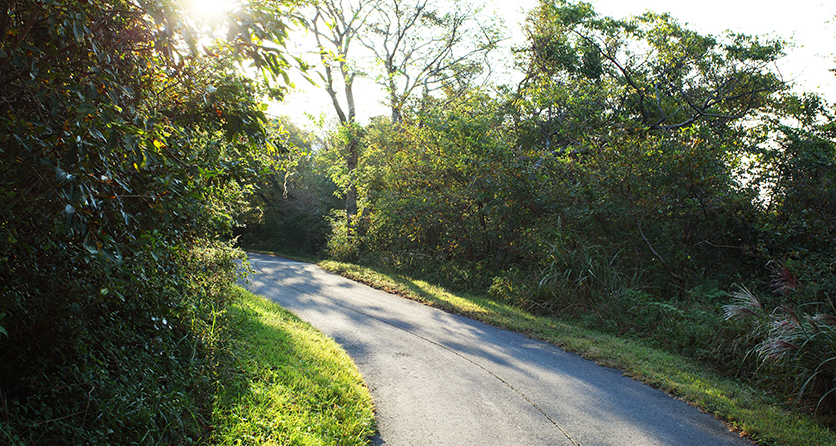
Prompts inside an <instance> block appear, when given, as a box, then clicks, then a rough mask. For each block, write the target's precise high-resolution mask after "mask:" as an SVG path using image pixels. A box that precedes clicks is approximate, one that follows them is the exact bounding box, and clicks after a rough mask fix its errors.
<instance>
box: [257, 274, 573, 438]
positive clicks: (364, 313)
mask: <svg viewBox="0 0 836 446" xmlns="http://www.w3.org/2000/svg"><path fill="white" fill-rule="evenodd" d="M260 263H261V262H259V261H255V262H253V261H252V260H251V261H250V264H255V266H256V268H257V269H258V270H259V271H260V272H261V273H262V274H264V275H265V276H267V277H270V278H271V279H273V281H275V282H276V283H278V284H279V285H281V286H283V287H287V288H290V289H292V290H295V291H298V292H299V293H302V294H303V295H306V296H310V297H312V298H315V299H318V300H325V298H324V297H321V296H318V295H316V294H311V293H309V292H307V291H304V290H301V289H299V288H296V287H294V286H293V285H288V284H286V283H283V282H282V281H281V280H280V279H279V278H277V277H275V276H273V275H271V274H270V273H269V272H267V271H265V270H263V269H262V268H261V266H260V265H259V264H260ZM329 303H331V304H333V305H336V306H338V307H341V308H345V309H346V310H349V311H353V312H355V313H358V314H362V315H363V316H366V317H368V318H371V319H374V320H376V321H379V322H382V323H384V324H386V325H389V326H391V327H394V328H397V329H398V330H401V331H404V332H406V333H409V334H411V335H412V336H415V337H416V338H418V339H422V340H424V341H426V342H429V343H430V344H433V345H435V346H438V347H440V348H442V349H444V350H447V351H448V352H450V353H452V354H454V355H456V356H458V357H460V358H462V359H464V360H465V361H467V362H469V363H471V364H473V365H475V366H476V367H478V368H480V369H482V370H483V371H485V372H486V373H488V374H489V375H491V376H493V377H494V378H496V379H497V380H499V381H500V382H501V383H503V384H505V385H506V386H508V388H510V389H511V390H513V391H514V392H515V393H516V394H517V395H519V396H521V397H522V398H523V399H524V400H525V401H526V402H528V403H529V404H531V406H532V407H534V408H535V409H537V411H538V412H540V413H541V414H542V415H543V416H544V417H546V419H547V420H549V421H550V422H551V423H552V424H553V425H554V426H555V427H556V428H557V429H558V430H560V432H562V433H563V435H565V436H566V438H567V439H568V440H569V441H571V442H572V444H573V445H575V446H581V445H580V443H578V442H577V441H575V439H574V438H572V436H571V435H569V433H568V432H566V430H565V429H563V427H561V426H560V424H558V422H557V421H556V420H555V419H554V418H552V417H551V416H550V415H549V414H547V413H546V411H544V410H543V409H542V408H541V407H540V406H538V405H537V403H535V402H534V401H532V400H531V399H530V398H529V397H528V396H526V395H525V394H524V393H523V392H521V391H520V390H519V389H517V388H516V387H514V386H513V385H512V384H511V383H509V382H508V381H506V380H504V379H502V377H500V376H499V375H497V374H496V373H494V372H492V371H490V370H489V369H488V368H486V367H485V366H483V365H482V364H479V363H478V362H476V361H474V360H472V359H470V358H468V357H467V356H464V355H463V354H461V353H459V352H458V351H456V350H454V349H452V348H450V347H447V346H446V345H444V344H441V343H439V342H436V341H433V340H432V339H429V338H427V337H424V336H422V335H420V334H418V333H415V332H414V331H411V330H408V329H406V328H403V327H399V326H398V325H396V324H394V323H392V322H389V321H387V320H385V319H382V318H379V317H377V316H374V315H371V314H368V313H366V312H363V311H361V310H359V309H357V308H355V307H351V306H348V305H343V304H341V303H339V302H336V301H329Z"/></svg>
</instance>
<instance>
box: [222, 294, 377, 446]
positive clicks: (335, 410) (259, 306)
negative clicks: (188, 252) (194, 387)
mask: <svg viewBox="0 0 836 446" xmlns="http://www.w3.org/2000/svg"><path fill="white" fill-rule="evenodd" d="M232 292H233V293H235V294H236V296H235V297H236V299H235V304H233V305H232V307H231V308H230V310H229V314H228V315H227V318H228V320H229V321H230V323H231V327H230V330H231V335H232V339H233V341H231V344H230V346H229V350H228V359H229V363H228V365H227V366H226V367H225V368H224V370H223V374H224V376H223V377H222V378H223V379H222V382H223V385H221V386H219V389H218V392H217V395H216V404H215V410H214V413H213V417H212V418H213V426H214V431H213V435H212V440H211V444H218V445H242V444H259V445H270V444H277V445H290V444H292V445H341V446H350V445H367V444H368V443H369V438H370V437H371V435H373V434H374V414H373V411H372V401H371V395H370V394H369V391H368V389H367V388H366V387H365V385H364V384H363V380H362V377H361V376H360V373H359V371H357V368H356V366H355V365H354V363H353V362H352V360H351V358H349V356H348V354H346V352H345V351H344V350H343V349H342V348H341V347H340V346H339V345H338V344H337V343H336V342H335V341H334V340H332V339H330V338H327V337H326V336H324V335H323V334H322V333H320V332H319V331H317V330H315V329H314V328H313V327H311V326H310V325H309V324H307V323H306V322H303V321H301V320H300V319H298V318H297V317H296V316H294V315H293V314H292V313H290V312H288V311H286V310H284V309H282V308H281V307H279V306H278V305H277V304H275V303H273V302H270V301H268V300H266V299H265V298H263V297H261V296H256V295H254V294H252V293H250V292H249V291H246V290H244V289H243V288H241V287H237V286H236V287H234V288H233V289H232Z"/></svg>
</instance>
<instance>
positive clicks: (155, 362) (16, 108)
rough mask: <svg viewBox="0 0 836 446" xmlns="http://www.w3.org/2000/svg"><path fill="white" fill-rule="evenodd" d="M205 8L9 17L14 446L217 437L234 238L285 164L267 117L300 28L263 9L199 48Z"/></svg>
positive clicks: (57, 3) (8, 249) (0, 271)
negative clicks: (278, 161) (211, 426)
mask: <svg viewBox="0 0 836 446" xmlns="http://www.w3.org/2000/svg"><path fill="white" fill-rule="evenodd" d="M185 5H186V2H181V1H176V0H163V1H155V2H135V1H131V0H112V1H107V2H98V1H97V2H94V1H74V0H17V1H11V2H4V3H3V6H2V9H0V33H2V35H3V36H4V37H3V39H2V40H0V115H1V116H0V147H2V148H0V152H2V161H0V174H2V178H0V196H2V197H3V205H2V207H0V265H2V268H0V327H2V328H1V329H0V338H1V339H2V343H0V356H2V357H3V360H2V361H0V381H2V382H3V387H2V389H0V392H2V393H0V400H1V401H0V402H2V404H0V405H1V406H2V407H3V409H2V410H3V417H4V421H5V422H6V423H4V424H2V425H0V443H4V444H6V443H9V444H12V443H19V442H35V441H36V439H40V441H43V442H46V443H65V442H77V443H90V444H95V443H135V442H141V441H143V440H142V438H143V437H142V436H141V435H142V434H143V433H144V432H143V433H138V432H135V431H131V426H136V425H144V426H145V430H146V431H147V430H150V431H153V432H154V434H153V436H154V438H155V439H156V441H158V442H160V443H164V442H166V443H183V442H185V439H186V438H187V437H191V438H194V439H196V438H199V437H200V436H201V435H205V434H206V432H205V431H203V430H202V428H201V427H200V423H201V422H205V421H202V419H205V417H206V416H208V415H207V414H208V413H211V411H209V412H207V409H210V408H207V406H206V403H207V400H206V399H205V398H204V395H200V394H198V393H199V389H202V390H200V391H206V390H207V389H206V385H207V381H206V380H205V379H203V378H202V377H207V376H210V375H211V365H210V364H209V362H210V361H208V360H206V358H207V356H206V355H208V354H209V353H208V346H209V345H210V344H211V342H212V336H214V335H213V334H212V329H211V319H212V317H214V316H216V315H213V314H212V313H213V311H217V309H220V308H222V307H223V305H224V304H225V302H224V297H223V293H222V292H221V291H222V289H223V287H225V286H226V285H228V284H229V283H230V282H231V281H233V280H234V277H235V267H234V264H233V263H232V257H234V256H235V255H236V254H235V252H234V251H233V250H231V249H230V248H229V247H228V246H227V245H226V244H225V243H223V241H222V238H223V237H225V236H226V234H228V233H229V230H230V228H231V222H232V213H233V212H234V211H235V209H234V208H235V207H236V205H237V203H239V202H240V201H241V192H240V188H239V187H238V181H239V180H242V179H243V178H245V177H246V176H247V175H249V174H251V173H252V172H254V171H255V170H258V169H259V168H260V166H259V163H258V158H259V153H260V152H261V151H262V150H271V148H272V150H275V148H274V147H273V145H272V144H271V142H270V141H269V138H268V135H267V133H266V131H265V129H264V124H265V119H264V114H263V107H262V105H261V98H262V97H263V94H264V93H266V89H267V88H270V89H272V90H273V93H275V94H279V93H280V91H279V90H278V88H279V87H280V84H279V83H277V82H274V81H273V80H274V79H278V80H279V82H281V79H282V78H283V76H282V74H284V73H285V71H286V70H287V69H289V66H290V65H291V63H290V62H289V61H288V59H287V57H286V56H285V55H284V53H283V50H281V44H282V42H283V39H284V38H285V37H286V30H287V26H288V25H289V23H290V22H292V21H293V20H294V18H293V17H292V15H290V14H289V13H288V14H285V13H284V12H283V11H287V8H286V7H285V6H286V5H285V4H284V3H283V2H278V1H268V0H264V1H258V2H250V3H248V5H247V7H246V8H237V9H235V10H233V11H232V14H231V15H230V17H229V19H228V20H227V21H226V22H225V25H223V27H222V28H220V29H216V31H219V30H222V31H223V32H224V33H225V34H226V38H225V39H219V40H216V41H215V43H214V44H208V43H207V44H206V46H204V47H202V48H198V46H199V45H200V42H201V41H202V39H201V38H202V37H203V36H204V34H203V33H202V31H201V28H200V26H201V24H200V23H198V22H196V21H195V19H193V18H191V17H189V16H188V14H187V9H186V7H185ZM249 62H252V63H254V65H255V66H256V67H259V68H261V69H262V71H261V72H262V73H263V74H264V77H265V78H266V79H267V80H269V82H270V83H269V85H264V84H262V83H259V82H256V81H254V80H252V79H250V78H248V77H247V76H244V75H243V74H242V72H241V70H240V68H239V65H240V64H247V63H249ZM207 320H208V325H207ZM163 321H165V322H163ZM149 333H155V334H154V336H157V338H155V339H156V340H157V342H150V340H149V339H148V336H149ZM184 341H185V342H184ZM152 345H153V348H152ZM185 345H190V346H191V347H188V348H187V347H185ZM143 346H145V347H144V348H143ZM163 352H164V354H163ZM204 361H205V362H204ZM145 367H148V368H150V369H155V368H160V369H164V370H166V373H160V374H157V373H145V370H146V368H145ZM114 377H118V378H114ZM168 379H171V380H172V381H171V382H167V381H166V380H168ZM123 380H124V381H123ZM125 382H130V383H131V385H125ZM174 382H176V384H173V383H174ZM191 384H194V387H190V385H191ZM120 385H121V386H120ZM45 389H49V390H45ZM184 389H190V390H184ZM150 400H156V401H157V402H159V401H168V402H170V403H171V404H169V403H165V404H156V403H149V402H148V401H150ZM128 401H129V403H126V402H128ZM177 401H180V402H181V403H180V404H175V403H176V402H177ZM126 404H127V406H126ZM189 405H191V406H192V407H189ZM40 407H49V408H50V410H49V411H41V410H40V409H38V408H40ZM127 407H130V410H128V409H127ZM187 411H188V413H189V414H191V415H194V417H192V416H186V415H185V413H186V412H187ZM119 417H121V418H119ZM171 419H180V420H190V421H189V422H186V423H183V424H179V425H178V426H174V425H172V424H170V423H168V422H167V421H166V420H171ZM132 435H136V436H135V437H134V436H132Z"/></svg>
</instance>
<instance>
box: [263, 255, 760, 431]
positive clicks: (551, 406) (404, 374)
mask: <svg viewBox="0 0 836 446" xmlns="http://www.w3.org/2000/svg"><path fill="white" fill-rule="evenodd" d="M249 258H250V262H251V264H252V266H253V269H254V270H255V271H256V272H257V274H256V275H254V276H251V277H250V278H249V288H250V289H251V290H253V291H254V292H256V293H257V294H261V295H264V296H267V297H268V298H270V299H272V300H274V301H276V302H278V303H279V304H281V305H282V306H283V307H284V308H287V309H289V310H291V311H293V312H294V313H296V314H297V315H298V316H299V317H300V318H302V319H304V320H306V321H308V322H309V323H311V324H312V325H313V326H315V327H316V328H318V329H319V330H321V331H322V332H323V333H325V334H327V335H329V336H331V337H333V338H334V339H336V341H337V342H339V343H340V344H341V345H342V346H343V348H345V349H346V351H348V353H349V355H351V357H352V358H353V359H354V362H355V363H356V364H357V366H358V368H359V369H360V372H361V373H362V374H363V377H364V378H365V380H366V384H367V385H368V387H369V389H370V390H371V394H372V397H373V399H374V401H375V407H376V414H377V416H376V419H377V426H378V429H379V434H378V436H377V437H376V438H375V442H374V444H375V445H390V446H409V445H415V446H429V445H457V446H459V445H480V446H483V445H502V446H510V445H525V446H533V445H561V446H562V445H567V446H573V445H583V446H592V445H617V446H629V445H635V446H650V445H676V446H685V445H706V446H709V445H710V446H716V445H751V444H752V443H750V442H749V441H747V440H745V439H742V438H740V437H738V436H737V435H736V434H734V433H733V432H729V430H728V429H727V428H726V426H725V425H723V424H722V423H721V422H719V421H717V420H716V419H714V418H713V417H712V416H710V415H706V414H704V413H702V412H700V411H698V410H697V409H694V408H692V407H690V406H688V405H686V404H685V403H683V402H681V401H678V400H675V399H673V398H671V397H669V396H668V395H666V394H664V393H663V392H660V391H658V390H656V389H653V388H651V387H648V386H645V385H643V384H641V383H639V382H636V381H633V380H631V379H629V378H626V377H624V376H622V375H621V373H620V372H618V371H617V370H613V369H608V368H604V367H599V366H597V365H596V364H595V363H593V362H591V361H587V360H585V359H582V358H581V357H579V356H577V355H573V354H569V353H566V352H564V351H563V350H561V349H559V348H557V347H555V346H552V345H550V344H547V343H544V342H540V341H535V340H532V339H529V338H527V337H525V336H523V335H521V334H518V333H513V332H509V331H505V330H501V329H498V328H495V327H492V326H489V325H486V324H483V323H480V322H476V321H473V320H471V319H468V318H464V317H460V316H456V315H453V314H449V313H446V312H444V311H440V310H438V309H435V308H431V307H428V306H424V305H421V304H419V303H416V302H413V301H410V300H407V299H403V298H400V297H398V296H394V295H391V294H388V293H385V292H383V291H379V290H375V289H372V288H370V287H367V286H365V285H362V284H358V283H355V282H352V281H350V280H347V279H345V278H342V277H340V276H338V275H335V274H331V273H327V272H325V271H323V270H322V269H320V268H319V267H317V266H316V265H311V264H306V263H299V262H294V261H290V260H285V259H281V258H277V257H272V256H267V255H261V254H252V253H250V254H249Z"/></svg>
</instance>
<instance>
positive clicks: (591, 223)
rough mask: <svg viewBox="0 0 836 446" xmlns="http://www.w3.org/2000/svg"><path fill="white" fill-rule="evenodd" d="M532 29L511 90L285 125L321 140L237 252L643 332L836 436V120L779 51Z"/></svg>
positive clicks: (646, 27)
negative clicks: (393, 278)
mask: <svg viewBox="0 0 836 446" xmlns="http://www.w3.org/2000/svg"><path fill="white" fill-rule="evenodd" d="M524 31H525V35H526V41H525V43H523V44H521V45H519V46H518V47H517V48H515V51H514V59H513V60H514V61H515V68H516V70H517V71H518V73H519V74H521V75H522V78H523V80H522V82H520V83H518V84H515V85H507V86H496V85H493V86H480V87H476V86H474V84H472V83H467V84H462V83H455V82H449V83H447V84H445V86H444V88H440V89H437V90H431V89H430V90H426V91H425V92H424V94H415V95H413V96H411V97H410V100H408V101H406V102H403V103H402V106H401V105H398V108H397V110H394V109H393V115H392V117H388V116H387V117H378V118H375V119H373V120H371V122H369V123H368V124H366V125H360V124H358V123H356V122H347V123H341V124H340V125H339V126H338V127H337V128H336V129H334V130H333V131H332V132H330V133H325V134H310V133H306V132H305V131H302V130H299V129H294V128H290V127H288V129H289V131H290V134H291V135H294V137H295V138H297V139H298V140H299V141H302V142H303V143H304V142H305V141H308V142H307V143H306V144H307V146H306V147H308V149H307V151H306V152H305V153H303V154H298V155H295V156H292V157H291V159H292V160H294V162H295V163H296V164H295V167H294V168H293V169H290V171H289V172H290V173H292V175H290V176H288V177H287V183H286V184H282V187H280V188H277V187H273V186H271V185H270V184H269V183H268V182H266V181H264V182H262V183H261V186H262V188H261V192H260V193H259V194H258V195H253V196H251V197H250V199H251V200H250V202H251V204H252V206H253V209H255V208H258V209H263V210H264V212H263V213H261V214H258V215H256V214H252V213H251V214H248V215H247V216H245V221H246V222H247V224H248V227H247V228H246V229H242V230H240V231H241V234H242V236H243V238H242V241H243V242H246V243H251V244H252V245H253V246H256V245H257V246H260V247H261V248H270V246H271V245H272V246H273V247H276V248H277V249H282V250H284V251H288V250H294V249H295V250H297V251H299V252H303V251H307V252H309V253H312V254H315V253H317V252H320V253H323V254H324V255H326V256H328V257H329V258H331V259H334V260H339V261H349V262H354V263H360V264H365V265H371V266H377V267H382V268H385V269H386V270H388V271H392V272H395V273H401V274H404V275H407V276H410V277H415V278H420V279H422V280H425V281H427V282H429V283H433V284H437V285H441V286H443V287H445V288H447V289H449V290H451V291H453V292H472V293H474V294H477V295H488V296H490V297H491V299H493V300H494V301H495V302H496V303H497V304H502V305H511V306H514V307H516V308H519V309H522V310H525V311H528V312H531V313H532V314H534V315H537V316H554V317H559V318H560V319H561V320H570V321H573V323H579V324H581V325H582V326H587V327H594V328H596V329H599V330H603V331H604V332H606V333H611V334H613V335H616V336H620V337H624V338H630V339H641V340H643V342H646V343H649V344H650V345H652V346H654V347H656V348H660V349H663V350H666V351H669V352H672V353H676V354H681V355H685V356H687V357H690V358H692V359H694V360H696V361H699V362H700V363H702V364H703V365H705V366H707V367H710V368H712V369H713V370H716V371H717V372H718V373H720V374H721V375H723V376H726V377H732V378H735V379H738V380H740V381H741V382H745V383H747V385H750V386H753V387H754V388H757V389H761V390H763V391H765V392H767V393H769V394H771V395H773V397H774V398H776V399H777V400H779V401H782V402H785V403H784V404H785V405H786V407H787V408H789V409H790V410H793V411H797V412H799V413H809V414H814V415H815V417H816V419H817V420H818V421H819V422H820V423H822V424H823V425H825V426H833V424H832V423H833V419H834V418H833V416H834V413H836V412H835V411H836V362H835V361H834V359H833V358H834V357H836V350H835V349H836V307H834V303H833V300H832V299H833V297H834V295H833V290H834V286H835V285H836V267H834V266H835V265H836V256H835V255H836V251H834V250H833V246H836V139H835V138H836V118H834V114H833V112H834V109H833V106H832V105H831V104H828V103H827V102H826V100H825V99H823V98H821V97H818V96H816V95H814V94H799V93H797V92H794V91H792V90H791V89H790V86H789V85H787V84H785V83H784V82H783V81H782V80H781V78H780V77H779V75H778V74H777V73H775V72H774V71H772V68H771V67H772V65H773V64H774V62H775V61H776V60H779V59H780V58H781V57H782V55H783V49H782V48H783V45H784V44H783V42H781V41H777V40H770V39H765V38H761V37H757V36H746V35H742V34H736V33H726V34H724V35H720V36H710V35H702V34H700V33H697V32H695V31H693V30H690V29H689V28H688V27H687V26H685V25H683V24H681V23H680V22H679V21H677V20H676V19H675V18H673V17H671V16H669V15H666V14H659V13H653V12H647V13H644V14H642V15H639V16H635V17H630V18H626V19H616V18H611V17H605V16H601V15H599V14H597V13H596V12H595V11H594V9H593V8H592V6H591V5H589V4H586V3H575V2H567V1H559V0H542V1H540V2H539V4H538V6H537V7H536V8H534V9H533V10H532V11H530V12H529V15H528V20H527V21H526V23H525V27H524ZM357 32H358V35H361V36H362V35H363V34H362V33H363V31H362V29H358V31H357ZM404 82H405V81H404ZM387 91H389V94H392V93H391V91H390V90H387ZM393 107H394V105H393ZM302 146H303V147H305V144H302ZM349 149H350V151H349ZM355 152H356V154H357V159H356V160H354V158H353V157H354V156H355ZM349 158H350V159H349ZM285 186H286V187H285ZM332 193H333V194H334V195H336V196H337V197H342V198H344V199H345V200H347V202H346V203H345V204H342V203H335V202H334V201H333V197H332V196H331V195H330V194H332ZM354 197H356V201H357V204H356V209H354V206H353V203H352V201H353V198H354ZM323 219H326V221H329V222H330V228H329V227H323V226H321V225H320V226H315V225H311V224H304V225H303V226H304V228H305V231H304V232H301V231H300V232H297V233H296V234H298V235H297V236H294V235H292V234H290V233H287V232H284V233H282V234H276V233H275V232H274V231H273V229H274V228H276V227H282V228H290V227H292V225H293V224H298V223H300V222H305V221H322V220H323ZM301 240H304V241H305V243H306V245H305V246H302V245H301V244H299V241H301ZM320 247H321V248H320Z"/></svg>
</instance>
